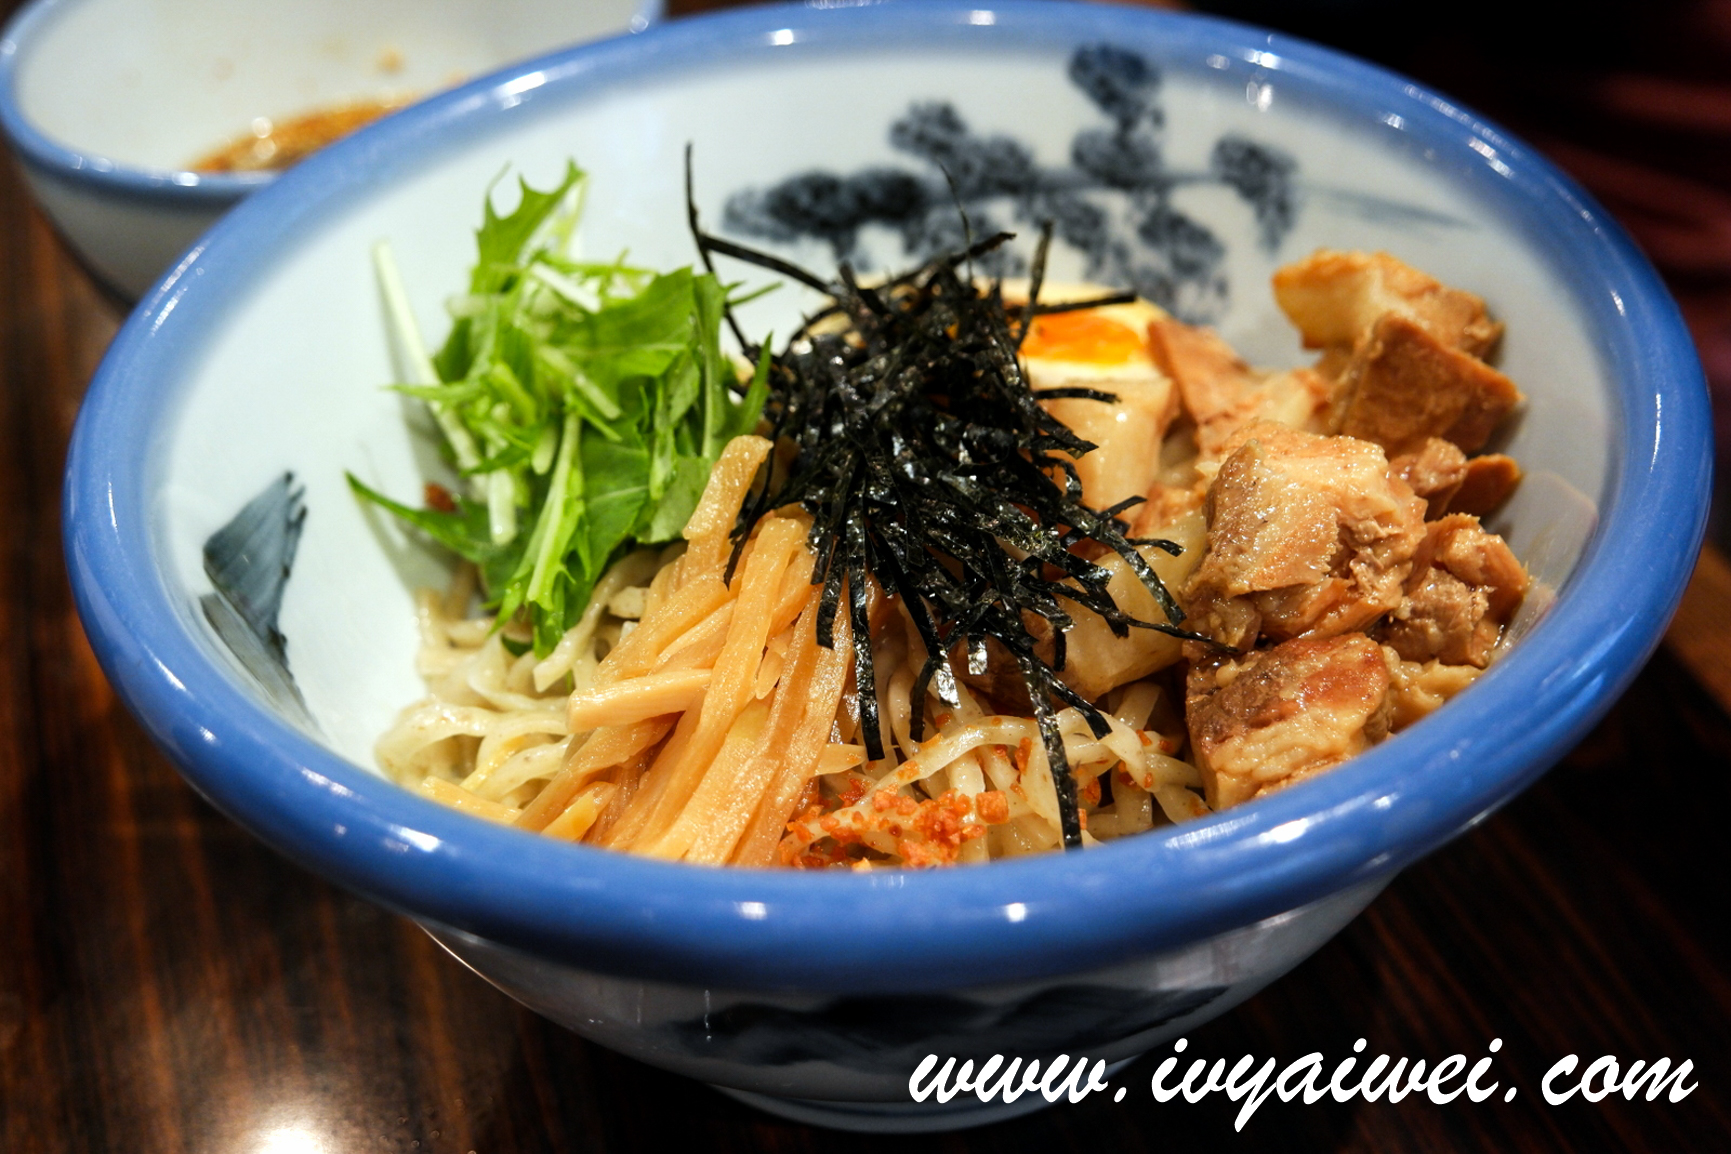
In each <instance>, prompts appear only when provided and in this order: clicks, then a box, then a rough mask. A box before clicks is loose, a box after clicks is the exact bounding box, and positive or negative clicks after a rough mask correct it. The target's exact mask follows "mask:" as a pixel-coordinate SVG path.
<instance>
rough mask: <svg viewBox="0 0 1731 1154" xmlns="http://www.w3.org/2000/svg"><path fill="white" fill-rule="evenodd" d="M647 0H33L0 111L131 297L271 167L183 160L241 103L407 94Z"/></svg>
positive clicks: (218, 131) (644, 11)
mask: <svg viewBox="0 0 1731 1154" xmlns="http://www.w3.org/2000/svg"><path fill="white" fill-rule="evenodd" d="M661 8H662V3H661V0H579V2H570V0H287V2H283V0H157V2H154V3H148V4H140V3H137V2H136V0H35V2H34V3H31V4H27V5H26V6H25V7H24V8H22V9H20V10H19V12H18V13H17V15H16V16H15V17H14V18H13V19H12V21H11V22H10V23H9V24H8V25H7V27H6V30H5V32H4V34H3V35H0V127H3V128H4V129H5V131H6V134H7V136H8V137H10V138H11V141H12V145H13V148H14V150H15V151H16V153H17V155H18V159H19V160H20V162H21V163H22V165H23V169H24V175H25V179H26V181H27V182H28V183H29V185H30V189H31V191H32V192H33V193H34V194H35V196H36V198H37V200H38V201H39V202H40V203H41V205H42V207H43V209H44V210H45V211H46V212H47V213H48V215H49V217H50V218H51V219H52V220H53V221H54V223H55V224H56V225H57V226H58V227H59V229H60V231H61V233H62V234H63V235H64V236H65V237H66V239H67V240H68V241H69V242H70V243H71V245H72V247H73V249H74V250H75V251H76V252H77V253H78V254H79V255H80V256H81V257H82V258H83V259H84V261H85V262H86V264H87V265H88V266H89V267H90V269H91V270H92V271H94V272H95V273H96V274H97V275H98V276H100V277H101V278H102V279H103V280H104V281H105V282H106V283H107V284H108V285H109V286H110V287H112V288H113V289H115V290H117V291H118V292H120V293H121V294H122V295H124V296H125V297H126V298H127V299H129V300H130V299H136V298H137V297H139V296H140V295H141V294H143V292H144V291H145V289H147V288H149V287H150V285H151V284H152V282H154V281H155V280H156V279H157V277H159V276H161V275H162V274H163V273H164V272H165V271H167V269H168V267H169V265H170V263H171V262H172V261H173V259H174V258H175V257H177V256H179V255H180V253H181V252H182V251H183V250H184V249H185V248H186V246H187V245H189V244H191V243H192V241H193V239H194V238H195V237H197V236H198V234H199V233H201V232H203V231H204V230H205V229H206V228H208V227H210V225H211V223H212V222H213V221H215V220H216V218H217V217H219V216H221V215H222V214H223V213H224V212H226V211H227V210H228V209H229V208H230V207H232V206H233V205H234V204H235V203H236V202H238V201H239V200H240V199H241V198H242V197H243V196H246V195H247V194H248V193H249V192H252V191H253V190H255V189H257V188H259V187H261V186H263V185H265V184H268V183H269V182H270V181H271V180H273V179H274V174H272V173H240V174H212V173H196V172H192V171H189V166H190V165H191V164H192V163H193V162H194V161H195V160H196V159H197V158H199V157H201V156H204V155H206V154H208V153H209V152H211V151H212V150H214V149H215V148H217V147H219V146H221V145H223V144H225V143H227V142H229V141H231V140H233V139H235V138H237V137H239V136H242V135H244V134H245V133H246V132H247V131H248V130H249V128H250V126H251V125H252V123H253V121H254V119H255V118H258V117H265V118H273V119H277V120H281V119H283V118H286V117H291V116H294V115H298V114H300V113H303V112H309V111H312V110H315V109H319V108H327V107H330V106H333V105H337V104H344V103H350V102H354V101H359V100H372V99H382V98H391V97H395V98H408V99H413V98H416V97H419V96H425V95H428V94H431V93H433V92H437V91H439V90H441V89H444V88H448V87H450V86H451V85H452V84H453V83H457V82H460V81H462V80H466V79H468V78H471V77H475V76H479V75H482V74H484V73H488V72H491V71H493V70H494V69H496V68H499V67H501V66H503V65H505V64H507V63H509V62H511V61H513V60H521V59H526V58H528V57H531V56H536V55H539V54H541V53H544V52H548V51H550V50H552V49H554V48H559V47H563V46H565V45H568V44H576V43H580V42H582V41H585V40H594V39H596V38H598V37H602V36H610V35H613V34H615V33H620V32H626V31H637V30H641V29H642V28H644V27H646V26H647V25H648V24H649V22H650V21H652V20H654V19H655V18H656V17H657V16H658V15H659V14H660V12H661Z"/></svg>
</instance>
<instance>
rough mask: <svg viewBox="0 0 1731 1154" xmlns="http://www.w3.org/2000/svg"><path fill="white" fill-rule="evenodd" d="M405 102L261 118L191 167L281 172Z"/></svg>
mask: <svg viewBox="0 0 1731 1154" xmlns="http://www.w3.org/2000/svg"><path fill="white" fill-rule="evenodd" d="M405 103H407V101H405V100H402V99H393V100H358V101H354V102H353V103H349V104H336V105H331V106H330V107H328V108H319V109H315V110H314V111H312V112H305V113H302V114H301V115H299V116H294V117H290V118H288V119H287V120H271V119H270V118H268V117H264V116H261V117H259V118H258V119H256V120H254V121H253V122H252V131H251V132H248V133H247V134H246V135H244V136H240V137H237V138H235V139H234V140H232V141H230V142H229V143H227V144H224V145H223V146H222V147H220V148H217V149H215V150H213V151H211V152H208V153H206V154H204V155H203V156H201V157H199V158H198V159H197V160H195V161H193V162H192V166H191V167H192V170H193V171H194V172H265V171H280V170H281V169H285V168H287V167H289V166H290V165H292V164H294V163H296V162H297V161H300V160H304V159H305V158H306V157H307V156H309V155H311V154H312V153H314V152H317V151H318V150H319V149H321V148H323V147H324V146H325V145H327V144H330V143H332V142H334V141H337V140H340V139H341V138H342V137H345V136H347V135H348V134H349V133H351V132H353V131H355V130H356V129H358V128H361V127H363V126H365V125H368V124H371V123H372V122H373V121H375V120H377V119H378V118H379V117H381V116H383V115H385V114H386V113H387V112H394V111H395V110H397V109H398V108H401V107H402V106H403V105H404V104H405Z"/></svg>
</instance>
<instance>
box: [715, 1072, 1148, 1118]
mask: <svg viewBox="0 0 1731 1154" xmlns="http://www.w3.org/2000/svg"><path fill="white" fill-rule="evenodd" d="M1136 1057H1140V1055H1137V1056H1136ZM1136 1057H1130V1058H1125V1059H1123V1060H1122V1061H1118V1062H1113V1063H1112V1064H1111V1065H1109V1066H1107V1067H1106V1071H1105V1073H1106V1076H1107V1077H1110V1076H1111V1075H1113V1074H1116V1073H1117V1072H1118V1071H1119V1070H1122V1069H1123V1068H1124V1067H1126V1066H1128V1065H1129V1064H1130V1063H1131V1062H1134V1061H1135V1060H1136ZM711 1086H712V1087H713V1088H714V1089H716V1090H719V1091H721V1092H722V1093H723V1094H726V1095H727V1096H728V1097H729V1098H733V1099H735V1100H736V1101H740V1102H744V1103H745V1104H746V1105H747V1106H755V1107H757V1108H758V1109H759V1110H762V1111H765V1112H766V1113H770V1114H774V1115H776V1116H777V1117H780V1118H787V1119H789V1120H791V1121H794V1122H803V1123H805V1124H806V1125H808V1126H824V1127H827V1128H828V1129H831V1130H853V1131H856V1132H858V1133H862V1134H933V1133H939V1132H941V1131H945V1130H967V1129H971V1128H972V1127H975V1126H987V1125H990V1124H991V1123H993V1122H1007V1121H1009V1120H1010V1119H1011V1118H1020V1117H1021V1116H1022V1115H1024V1114H1032V1113H1033V1112H1034V1111H1036V1110H1044V1109H1046V1108H1047V1107H1048V1106H1052V1105H1056V1103H1053V1102H1048V1101H1046V1099H1045V1098H1043V1097H1041V1096H1040V1095H1039V1094H1038V1093H1032V1094H1023V1095H1022V1096H1021V1097H1020V1098H1018V1099H1017V1100H1016V1101H1014V1102H981V1101H980V1100H979V1099H978V1098H977V1097H976V1096H974V1095H972V1094H969V1095H966V1096H960V1095H958V1096H957V1097H956V1098H955V1099H954V1100H953V1101H949V1102H937V1101H931V1102H915V1101H912V1100H910V1101H907V1102H832V1101H825V1100H823V1099H818V1098H778V1097H776V1096H775V1095H774V1094H759V1093H756V1092H755V1091H752V1090H735V1089H733V1088H732V1087H731V1086H715V1085H714V1084H713V1083H711Z"/></svg>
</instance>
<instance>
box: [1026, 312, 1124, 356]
mask: <svg viewBox="0 0 1731 1154" xmlns="http://www.w3.org/2000/svg"><path fill="white" fill-rule="evenodd" d="M1143 345H1144V338H1143V336H1142V334H1141V333H1139V332H1137V331H1136V330H1135V329H1133V328H1131V327H1130V326H1129V325H1126V324H1123V323H1121V322H1119V321H1115V320H1113V319H1111V318H1110V317H1104V316H1101V315H1100V314H1099V313H1098V312H1093V311H1087V312H1073V313H1053V314H1051V315H1050V316H1042V317H1035V318H1034V323H1033V325H1032V327H1030V328H1029V329H1028V336H1027V339H1026V340H1024V341H1023V342H1022V355H1023V356H1025V357H1038V358H1041V359H1044V360H1053V361H1070V362H1073V363H1081V364H1091V365H1121V364H1123V363H1124V362H1125V361H1128V360H1130V359H1131V358H1133V357H1134V356H1135V355H1136V354H1137V353H1138V352H1140V351H1141V350H1142V348H1143Z"/></svg>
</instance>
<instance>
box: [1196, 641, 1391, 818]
mask: <svg viewBox="0 0 1731 1154" xmlns="http://www.w3.org/2000/svg"><path fill="white" fill-rule="evenodd" d="M1391 686H1392V679H1391V677H1390V675H1389V666H1388V662H1387V661H1386V660H1385V659H1384V657H1383V651H1382V648H1381V647H1380V646H1378V645H1377V644H1376V642H1374V641H1372V640H1370V638H1368V637H1366V636H1365V635H1364V634H1362V633H1347V634H1343V635H1341V636H1338V637H1321V638H1310V637H1306V638H1300V639H1299V640H1296V641H1287V642H1284V643H1282V644H1280V645H1276V646H1275V647H1274V648H1272V649H1264V650H1258V651H1256V652H1253V653H1250V654H1247V655H1246V656H1244V657H1242V658H1239V659H1236V660H1234V659H1231V658H1223V657H1204V658H1202V659H1201V660H1198V661H1196V662H1195V663H1194V664H1193V665H1192V666H1191V668H1190V674H1189V678H1188V681H1187V682H1186V685H1185V698H1186V709H1185V715H1186V717H1187V718H1188V721H1189V728H1190V746H1191V749H1192V751H1193V752H1194V754H1195V757H1196V761H1197V765H1198V766H1199V767H1200V769H1201V770H1202V780H1203V784H1204V786H1205V788H1206V790H1207V797H1208V804H1209V805H1210V806H1212V807H1213V808H1214V809H1217V810H1219V809H1225V808H1226V807H1228V806H1233V805H1237V804H1239V803H1240V802H1245V801H1249V800H1251V799H1252V798H1254V797H1258V796H1260V795H1261V794H1264V793H1267V792H1268V791H1270V790H1273V789H1279V788H1281V787H1283V786H1286V785H1290V784H1292V783H1293V782H1295V781H1298V780H1300V779H1302V778H1305V777H1309V776H1310V775H1312V774H1315V773H1319V772H1321V771H1323V770H1326V769H1330V768H1332V767H1333V766H1336V765H1339V764H1340V763H1341V762H1343V761H1345V760H1346V759H1347V758H1349V757H1353V756H1356V755H1357V754H1360V753H1363V752H1364V751H1365V750H1367V749H1369V748H1370V747H1371V746H1373V745H1375V744H1376V743H1377V742H1379V741H1381V740H1382V739H1383V738H1384V737H1386V736H1388V733H1389V724H1390V720H1391V718H1392V714H1393V710H1394V702H1393V699H1392V697H1391V695H1390V688H1391Z"/></svg>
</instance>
